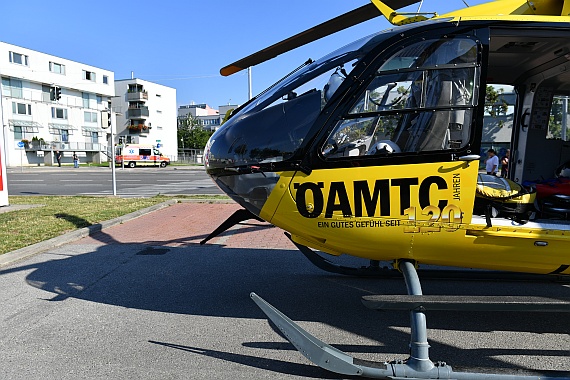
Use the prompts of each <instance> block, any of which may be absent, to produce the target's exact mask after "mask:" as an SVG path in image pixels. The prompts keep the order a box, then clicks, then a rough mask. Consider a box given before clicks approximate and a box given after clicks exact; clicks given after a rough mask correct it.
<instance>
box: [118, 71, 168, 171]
mask: <svg viewBox="0 0 570 380" xmlns="http://www.w3.org/2000/svg"><path fill="white" fill-rule="evenodd" d="M115 93H116V94H117V96H116V97H114V98H113V99H112V102H111V103H112V107H113V111H115V112H117V127H116V131H117V132H116V133H117V136H116V137H115V142H116V143H126V144H129V143H130V144H147V145H153V146H155V147H156V148H158V149H159V150H160V151H161V153H162V154H163V155H165V156H167V157H169V158H170V159H171V160H173V161H176V160H177V159H178V147H177V138H176V132H177V124H176V123H177V119H176V89H175V88H172V87H167V86H163V85H160V84H157V83H153V82H149V81H145V80H142V79H137V78H134V79H123V80H117V81H115Z"/></svg>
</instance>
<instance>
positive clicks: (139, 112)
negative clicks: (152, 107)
mask: <svg viewBox="0 0 570 380" xmlns="http://www.w3.org/2000/svg"><path fill="white" fill-rule="evenodd" d="M148 115H149V112H148V107H132V108H131V107H129V109H128V111H127V118H128V119H145V118H147V117H148Z"/></svg>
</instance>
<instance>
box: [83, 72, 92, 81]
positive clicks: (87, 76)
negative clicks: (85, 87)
mask: <svg viewBox="0 0 570 380" xmlns="http://www.w3.org/2000/svg"><path fill="white" fill-rule="evenodd" d="M83 79H85V80H90V81H91V82H95V73H94V72H92V71H87V70H83Z"/></svg>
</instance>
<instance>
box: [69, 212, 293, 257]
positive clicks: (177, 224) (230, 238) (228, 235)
mask: <svg viewBox="0 0 570 380" xmlns="http://www.w3.org/2000/svg"><path fill="white" fill-rule="evenodd" d="M240 208H241V206H239V205H237V204H235V203H231V204H210V203H176V204H174V205H172V206H170V207H167V208H163V209H161V210H159V211H155V212H152V213H148V214H146V215H143V216H141V217H139V218H136V219H133V220H130V221H129V222H127V223H124V224H120V225H117V226H114V227H111V228H107V229H105V230H103V231H102V232H98V233H95V234H93V235H92V236H89V237H86V238H83V239H80V240H77V241H76V242H75V243H74V244H94V245H99V246H100V245H109V244H129V243H136V244H148V245H152V246H168V247H184V246H188V245H191V244H197V243H199V242H200V241H201V240H202V239H204V238H205V237H206V236H208V234H209V233H210V232H212V231H213V230H214V229H216V228H217V227H218V226H219V225H220V224H221V223H222V222H223V221H224V220H226V219H227V218H228V217H229V216H230V215H231V214H232V213H233V212H234V211H236V210H238V209H240ZM209 244H220V245H225V246H228V247H232V248H250V247H251V248H253V247H255V248H256V249H295V247H294V246H293V244H292V243H291V242H290V241H289V239H287V237H285V235H284V234H283V231H282V230H281V229H279V228H276V227H274V226H271V225H270V224H268V223H260V222H257V221H255V220H250V221H245V222H242V223H240V224H238V225H236V226H234V227H232V228H231V229H230V230H229V231H226V232H224V233H222V234H220V235H218V236H217V237H215V238H214V239H212V240H210V242H209Z"/></svg>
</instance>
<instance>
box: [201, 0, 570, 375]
mask: <svg viewBox="0 0 570 380" xmlns="http://www.w3.org/2000/svg"><path fill="white" fill-rule="evenodd" d="M415 2H416V1H414V0H403V1H397V0H390V1H385V2H382V1H380V0H371V3H370V4H368V5H364V6H362V7H360V8H358V9H356V10H354V11H351V12H349V13H346V14H344V15H342V16H339V17H337V18H335V19H332V20H330V21H327V22H325V23H323V24H320V25H318V26H316V27H314V28H312V29H309V30H307V31H305V32H303V33H300V34H298V35H296V36H293V37H291V38H289V39H287V40H285V41H282V42H280V43H278V44H275V45H273V46H271V47H269V48H267V49H264V50H262V51H260V52H258V53H255V54H253V55H250V56H249V57H246V58H244V59H242V60H239V61H237V62H235V63H233V64H231V65H228V66H226V67H224V68H223V69H221V73H222V75H231V74H233V73H235V72H238V71H240V70H242V69H245V68H247V67H250V66H254V65H256V64H259V63H261V62H264V61H266V60H269V59H271V58H273V57H275V56H277V55H279V54H281V53H284V52H286V51H289V50H292V49H294V48H296V47H299V46H302V45H304V44H307V43H309V42H311V41H314V40H316V39H318V38H321V37H323V36H326V35H329V34H332V33H334V32H336V31H339V30H342V29H344V28H347V27H349V26H352V25H355V24H358V23H361V22H363V21H366V20H369V19H371V18H374V17H377V16H380V15H384V16H385V17H386V18H387V19H388V20H389V21H390V22H391V23H392V24H394V27H392V28H390V29H387V30H384V31H381V32H379V33H376V34H374V35H371V36H368V37H365V38H362V39H360V40H358V41H356V42H354V43H352V44H349V45H347V46H345V47H343V48H341V49H339V50H337V51H335V52H333V53H331V54H329V55H327V56H325V57H323V58H321V59H319V60H316V61H313V60H308V61H307V62H305V63H304V64H303V65H301V66H300V67H298V68H297V69H295V70H294V71H293V72H291V73H290V74H288V75H287V76H286V77H284V78H283V79H281V80H280V81H278V82H277V83H276V84H275V85H273V86H272V87H270V88H269V89H267V90H266V91H264V92H262V93H261V94H260V95H258V96H256V97H254V98H253V99H251V100H250V101H249V102H247V103H246V104H244V105H243V106H241V107H239V108H238V109H236V110H235V111H234V112H233V113H232V115H231V117H230V118H229V120H228V121H227V122H226V123H225V124H224V125H223V126H222V127H221V128H220V129H219V130H218V131H216V132H215V133H214V135H213V136H212V137H211V139H210V141H209V142H208V145H207V146H206V152H205V166H206V169H207V172H208V174H209V175H210V176H211V177H212V178H213V180H214V181H215V182H216V183H217V184H218V186H219V187H220V188H221V189H222V190H223V191H224V192H226V193H227V194H228V195H229V196H230V197H231V198H232V199H234V200H235V201H236V202H237V203H239V204H240V205H241V206H243V207H244V209H243V210H240V211H238V212H237V213H236V214H234V215H232V216H231V217H230V218H229V219H228V220H227V221H226V222H224V223H223V224H222V225H221V226H220V227H219V228H218V229H217V230H216V231H214V232H213V233H212V234H211V235H210V236H209V237H208V238H207V239H205V240H204V242H205V241H207V240H209V239H210V238H211V237H213V236H215V235H217V234H219V233H221V232H222V231H224V230H225V229H227V228H229V227H230V226H232V225H233V224H235V223H238V222H240V221H243V220H246V219H249V218H255V219H259V220H264V221H267V222H269V223H271V224H273V225H275V226H278V227H280V228H282V229H283V230H285V231H287V233H288V236H289V237H290V239H291V240H292V241H293V243H294V244H295V245H296V246H297V247H298V248H299V249H300V251H301V252H302V253H303V254H305V255H306V256H307V257H308V258H309V259H310V260H311V262H313V263H314V264H316V265H317V266H319V267H320V268H322V269H325V270H328V271H331V272H335V273H342V274H348V275H362V276H377V277H382V276H386V275H387V273H386V271H384V270H381V269H380V268H379V266H378V263H379V262H380V261H390V262H393V263H394V267H395V268H396V269H397V270H398V271H399V272H400V273H401V274H400V275H403V277H404V279H405V281H406V285H407V290H408V295H407V296H398V297H394V296H367V297H363V302H364V303H365V305H366V306H368V307H370V308H373V309H408V310H411V316H412V317H411V327H412V332H411V342H410V357H409V359H408V360H406V361H405V362H403V363H384V364H380V365H375V366H370V365H367V364H362V363H361V362H357V361H355V360H354V359H353V358H352V357H350V356H349V355H347V354H345V353H343V352H341V351H339V350H337V349H335V348H333V347H331V346H329V345H327V344H325V343H323V342H321V341H320V340H318V339H317V338H315V337H313V336H311V335H310V334H309V333H307V332H306V331H304V330H302V329H301V328H300V327H299V326H297V325H296V324H295V323H294V322H292V321H291V320H290V319H288V318H287V317H286V316H285V315H283V314H281V313H280V312H279V311H278V310H277V309H275V308H274V307H273V306H271V305H270V304H268V303H267V302H266V301H265V300H263V299H262V298H260V297H259V296H257V295H256V294H254V293H252V295H251V296H252V298H253V299H254V301H255V302H256V303H257V304H258V306H259V307H260V308H261V309H262V310H263V311H264V312H265V313H266V314H267V315H268V317H269V318H270V319H271V320H273V321H274V322H275V323H276V325H277V326H278V327H279V328H280V329H281V331H282V332H283V333H284V335H285V336H286V337H287V338H288V339H289V340H290V341H291V342H292V343H293V344H294V345H295V347H297V349H298V350H299V351H300V352H301V353H302V354H303V355H305V356H306V357H307V358H309V360H312V361H313V362H315V363H316V364H317V365H319V366H321V367H323V368H325V369H328V370H331V371H333V372H337V373H341V374H345V375H353V376H364V377H372V378H414V379H415V378H422V379H435V378H438V379H439V378H453V379H487V378H491V377H489V375H488V374H477V373H465V372H455V371H453V370H452V368H451V367H450V366H447V365H438V364H435V363H433V362H432V361H431V360H430V359H429V354H428V347H429V345H428V343H427V329H426V324H425V315H424V311H425V310H432V309H433V310H457V309H465V310H523V311H559V312H562V311H565V312H567V311H570V301H568V300H551V299H543V298H540V299H535V298H525V300H520V299H510V298H509V297H497V298H482V297H479V298H478V297H475V298H473V297H472V298H471V299H468V300H465V299H464V298H461V297H453V296H448V297H441V296H438V297H430V296H425V295H422V290H421V284H420V281H419V276H418V271H417V267H418V264H428V265H438V266H449V267H460V268H478V269H485V270H491V271H507V272H512V273H525V274H537V275H549V276H553V275H555V276H564V275H569V274H570V253H569V252H570V251H569V248H570V192H569V191H567V189H570V180H567V179H566V177H567V176H566V175H565V174H568V170H567V168H566V166H567V162H568V161H569V160H570V144H569V143H568V141H567V140H568V138H567V137H566V131H567V127H566V123H567V118H568V116H567V110H568V106H567V103H563V104H564V107H559V105H560V101H559V100H558V99H563V100H564V99H567V97H568V96H570V16H569V15H570V0H536V1H528V0H498V1H495V2H490V3H485V4H481V5H478V6H473V7H469V8H465V9H461V10H458V11H454V12H451V13H448V14H444V15H437V14H435V13H434V14H427V15H426V14H402V13H398V12H396V11H395V10H394V9H399V8H402V7H405V6H408V5H410V4H413V3H415ZM488 85H505V86H513V88H514V89H515V94H516V105H515V107H514V113H513V115H514V119H513V121H512V137H511V142H510V148H511V152H512V154H511V156H510V159H509V161H508V167H506V169H508V170H506V173H508V174H507V175H506V176H505V177H497V176H496V169H497V167H498V165H491V166H490V167H487V168H486V170H485V172H486V173H485V172H483V173H481V170H480V162H481V160H482V157H481V155H482V152H481V150H482V148H481V145H482V134H483V120H484V117H485V102H486V100H485V99H486V98H485V96H486V91H485V90H486V87H487V86H488ZM565 101H566V102H567V100H565ZM556 105H558V107H555V106H556ZM556 110H558V112H559V113H561V114H560V115H557V114H555V113H556V112H557V111H556ZM560 110H562V111H560ZM557 118H558V119H562V122H561V123H562V126H563V127H562V132H561V135H560V136H558V135H557V134H556V133H554V132H553V130H554V127H553V123H554V120H555V119H557ZM483 153H487V152H483ZM493 153H494V152H493V151H492V150H490V154H489V158H488V160H487V161H488V162H491V164H492V163H494V162H496V161H495V160H496V159H495V158H493V156H494V154H493ZM545 178H553V180H552V181H550V182H545V181H541V179H545ZM532 181H534V182H533V183H531V182H532ZM540 182H545V183H540ZM529 184H530V185H529ZM314 250H318V251H321V252H324V253H326V254H329V255H333V256H338V255H341V254H347V255H352V256H356V257H360V258H364V259H367V260H370V266H368V267H364V268H348V267H344V266H340V265H337V264H334V263H333V261H331V260H329V259H326V258H324V257H323V256H321V255H319V254H318V253H316V252H315V251H314ZM390 273H391V272H390ZM449 273H452V272H451V271H448V272H447V274H449ZM493 273H494V272H493ZM439 274H440V273H439ZM439 274H437V275H439ZM422 275H423V274H422ZM478 275H482V274H481V273H478ZM519 377H520V376H515V377H513V376H510V375H492V378H505V379H515V378H519ZM530 378H536V379H538V378H540V379H544V378H545V377H543V376H539V377H530Z"/></svg>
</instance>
